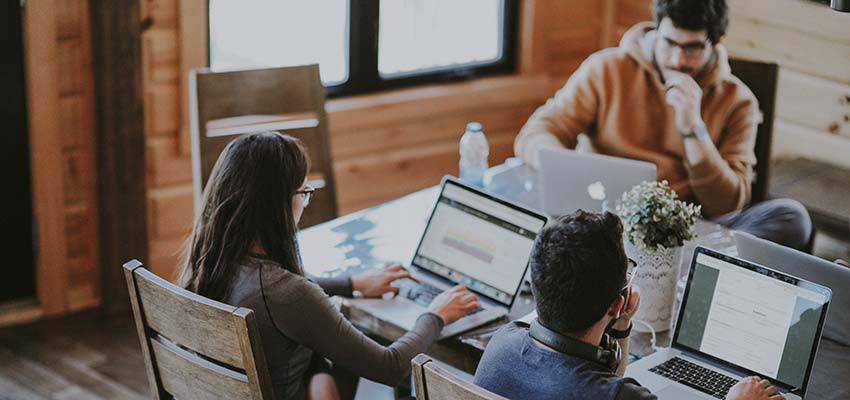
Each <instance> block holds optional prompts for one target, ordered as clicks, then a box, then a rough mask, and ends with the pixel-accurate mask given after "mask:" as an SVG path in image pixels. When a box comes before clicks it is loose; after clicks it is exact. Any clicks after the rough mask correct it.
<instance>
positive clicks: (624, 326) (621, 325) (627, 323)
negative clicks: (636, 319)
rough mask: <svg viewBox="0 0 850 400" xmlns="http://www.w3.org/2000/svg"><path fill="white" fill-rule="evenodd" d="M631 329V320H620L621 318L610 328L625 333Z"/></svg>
mask: <svg viewBox="0 0 850 400" xmlns="http://www.w3.org/2000/svg"><path fill="white" fill-rule="evenodd" d="M631 327H632V320H631V319H622V318H621V319H618V320H616V321H614V323H613V324H611V328H612V329H616V330H618V331H625V330H628V329H630V328H631Z"/></svg>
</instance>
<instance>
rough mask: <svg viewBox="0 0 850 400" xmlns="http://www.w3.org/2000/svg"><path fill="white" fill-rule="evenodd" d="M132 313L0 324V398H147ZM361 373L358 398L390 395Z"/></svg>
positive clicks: (57, 399) (82, 315)
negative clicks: (364, 377) (107, 316)
mask: <svg viewBox="0 0 850 400" xmlns="http://www.w3.org/2000/svg"><path fill="white" fill-rule="evenodd" d="M138 340H139V339H138V336H136V330H135V327H134V326H133V325H132V320H131V318H130V315H129V314H128V315H126V316H117V317H112V318H103V317H100V316H99V315H98V314H97V313H95V312H92V311H89V312H84V313H81V314H75V315H70V316H67V317H63V318H59V319H54V320H48V321H41V322H37V323H34V324H30V325H22V326H16V327H9V328H3V329H0V400H12V399H14V400H19V399H20V400H29V399H39V400H41V399H51V400H83V399H85V400H100V399H104V400H107V399H108V400H120V399H147V398H148V397H147V393H148V381H147V377H146V376H145V370H144V362H143V360H142V353H141V348H140V347H139V341H138ZM392 398H393V394H392V389H391V388H389V387H387V386H384V385H380V384H377V383H374V382H370V381H366V380H363V379H361V381H360V385H359V387H358V390H357V399H368V400H380V399H392Z"/></svg>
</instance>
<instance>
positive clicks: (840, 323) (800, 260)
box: [732, 231, 850, 346]
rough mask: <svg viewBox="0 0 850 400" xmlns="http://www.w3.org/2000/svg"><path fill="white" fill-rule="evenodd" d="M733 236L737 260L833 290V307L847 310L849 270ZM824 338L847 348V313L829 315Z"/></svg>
mask: <svg viewBox="0 0 850 400" xmlns="http://www.w3.org/2000/svg"><path fill="white" fill-rule="evenodd" d="M732 236H733V237H734V238H735V242H736V244H737V247H738V256H739V257H741V258H743V259H745V260H747V261H752V262H754V263H758V264H762V265H770V266H771V267H772V268H775V269H777V270H779V271H782V272H784V273H786V274H792V275H794V276H798V277H800V278H803V279H806V280H809V281H812V282H818V283H820V284H822V285H825V286H828V287H830V288H831V289H832V290H833V299H832V308H833V309H835V307H838V309H839V310H847V309H850V268H847V267H844V266H842V265H838V264H836V263H834V262H831V261H827V260H824V259H822V258H820V257H815V256H813V255H810V254H806V253H803V252H801V251H797V250H794V249H792V248H789V247H785V246H781V245H778V244H776V243H773V242H771V241H768V240H764V239H759V238H757V237H755V236H753V235H750V234H749V233H744V232H737V231H735V232H732ZM823 337H824V338H827V339H831V340H834V341H836V342H839V343H841V344H843V345H844V346H850V313H846V312H833V313H830V314H829V316H828V317H827V318H826V322H825V323H824V327H823Z"/></svg>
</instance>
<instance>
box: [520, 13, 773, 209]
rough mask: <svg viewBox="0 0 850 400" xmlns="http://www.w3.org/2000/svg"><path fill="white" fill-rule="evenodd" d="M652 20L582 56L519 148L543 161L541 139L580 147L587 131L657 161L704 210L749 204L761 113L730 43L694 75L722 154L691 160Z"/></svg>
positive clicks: (613, 147)
mask: <svg viewBox="0 0 850 400" xmlns="http://www.w3.org/2000/svg"><path fill="white" fill-rule="evenodd" d="M654 41H655V31H654V25H653V24H651V23H647V22H644V23H640V24H638V25H636V26H634V27H632V28H631V29H630V30H629V31H628V32H626V34H625V35H624V36H623V39H622V41H621V42H620V46H619V47H614V48H609V49H605V50H602V51H599V52H597V53H595V54H593V55H591V56H590V57H588V59H587V60H585V61H584V63H582V65H581V66H580V67H579V69H578V70H577V71H576V72H575V73H574V74H573V75H572V76H571V77H570V79H569V80H568V81H567V83H566V85H564V87H563V88H561V89H560V90H559V91H558V92H557V93H556V94H555V96H554V97H553V98H551V99H549V100H548V101H547V102H546V104H545V105H543V106H541V107H540V108H538V109H537V111H535V112H534V114H533V115H532V116H531V118H529V120H528V122H527V123H526V124H525V126H524V127H523V128H522V130H521V131H520V133H519V136H517V138H516V142H515V143H514V151H515V153H516V154H517V155H518V156H519V157H521V158H522V159H523V160H525V161H526V162H527V163H529V164H531V165H532V166H533V167H535V168H536V167H538V166H539V164H538V162H537V151H538V150H539V149H540V148H541V147H542V146H566V147H568V148H575V146H576V143H577V136H578V135H579V134H580V133H586V134H587V135H588V137H589V138H590V140H591V142H592V143H593V146H594V148H595V150H596V151H598V152H600V153H603V154H608V155H613V156H617V157H626V158H632V159H637V160H644V161H648V162H652V163H654V164H655V165H656V166H658V178H659V179H666V180H667V181H669V182H670V185H671V186H672V187H673V189H674V190H676V192H678V194H679V197H680V198H682V199H685V200H688V201H692V202H698V203H700V204H702V207H703V213H704V214H705V215H706V216H712V217H713V216H719V215H722V214H725V213H728V212H732V211H736V210H739V209H741V208H742V207H744V206H745V205H746V204H747V203H748V202H749V199H750V184H751V183H752V175H753V166H754V165H755V162H756V159H755V154H754V152H753V148H754V146H755V138H756V127H757V125H758V123H759V122H760V119H761V113H760V112H759V109H758V103H757V101H756V99H755V96H753V94H752V92H751V91H750V90H749V89H748V88H747V87H746V85H744V84H743V83H742V82H741V81H740V80H739V79H738V78H736V77H734V76H733V75H732V74H731V72H730V68H729V59H728V55H727V52H726V48H725V47H724V46H723V45H722V44H718V45H716V46H715V51H716V57H715V63H714V65H713V66H711V67H710V69H709V70H707V71H706V72H704V73H703V74H701V76H699V77H698V78H697V79H696V81H697V83H698V84H699V85H700V87H701V88H702V91H703V97H702V111H701V114H702V119H703V121H704V122H705V124H706V127H707V128H708V132H709V134H710V136H711V138H712V141H713V142H714V144H715V146H716V147H717V150H718V153H719V155H718V154H713V156H712V157H706V158H705V159H704V160H703V161H701V162H700V163H699V164H696V165H689V164H688V162H687V159H686V158H685V146H684V143H683V138H682V135H681V133H679V131H678V130H677V129H676V125H675V120H674V117H675V111H674V110H673V108H672V107H671V106H668V105H667V103H666V101H665V88H664V84H663V82H662V78H661V76H660V75H659V72H658V70H657V69H656V68H655V67H654V66H653V65H652V61H651V60H652V57H651V54H652V48H653V46H654Z"/></svg>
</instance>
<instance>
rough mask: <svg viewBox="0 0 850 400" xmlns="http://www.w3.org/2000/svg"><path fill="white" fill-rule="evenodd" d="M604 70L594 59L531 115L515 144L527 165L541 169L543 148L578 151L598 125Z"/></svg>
mask: <svg viewBox="0 0 850 400" xmlns="http://www.w3.org/2000/svg"><path fill="white" fill-rule="evenodd" d="M600 68H601V66H600V65H599V63H598V62H595V61H594V59H593V56H591V58H589V59H587V60H586V61H585V62H584V63H582V65H581V66H580V67H579V69H578V70H577V71H576V72H575V73H573V75H572V76H571V77H570V79H569V80H568V81H567V83H566V84H565V85H564V87H563V88H561V89H560V90H558V92H557V93H555V96H554V97H552V98H551V99H549V100H547V101H546V104H544V105H543V106H541V107H540V108H538V109H537V111H535V112H534V114H532V115H531V117H530V118H529V119H528V122H526V123H525V126H523V127H522V130H520V132H519V135H518V136H517V138H516V140H515V141H514V153H516V155H517V156H518V157H520V158H522V160H523V161H525V163H526V164H529V165H531V166H532V167H533V168H535V169H537V168H539V167H540V162H539V160H538V159H537V152H538V151H539V150H540V149H542V148H546V147H558V148H563V147H566V148H570V149H572V148H575V146H576V142H577V138H578V135H579V134H580V133H582V132H587V131H588V129H589V128H590V127H591V126H592V125H593V124H594V123H595V122H596V121H595V120H596V110H597V108H598V104H599V96H598V91H597V90H596V87H595V85H596V84H598V82H597V81H598V80H599V79H602V74H601V71H600V70H599V69H600Z"/></svg>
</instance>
